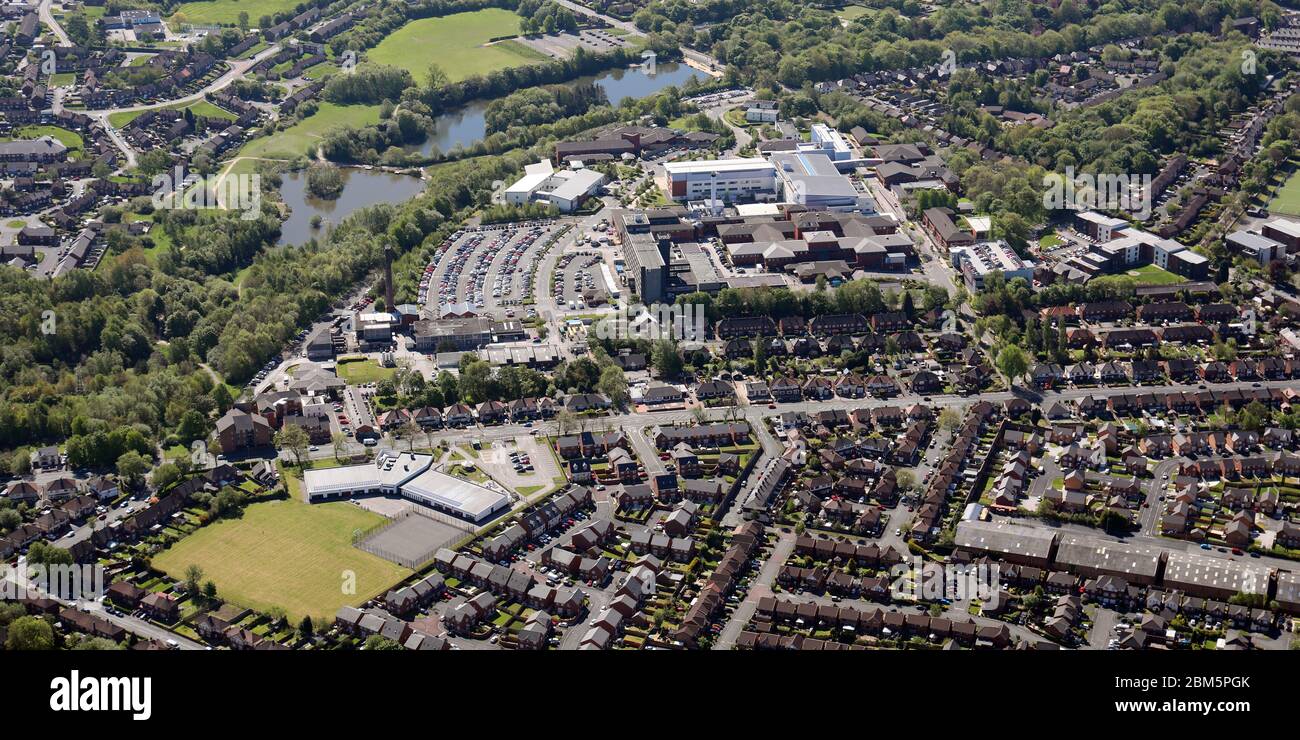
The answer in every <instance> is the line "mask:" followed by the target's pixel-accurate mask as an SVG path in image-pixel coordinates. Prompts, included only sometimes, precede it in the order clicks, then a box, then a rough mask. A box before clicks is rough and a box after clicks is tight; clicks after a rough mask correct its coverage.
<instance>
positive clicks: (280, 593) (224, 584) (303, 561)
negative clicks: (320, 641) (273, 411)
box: [153, 471, 410, 624]
mask: <svg viewBox="0 0 1300 740" xmlns="http://www.w3.org/2000/svg"><path fill="white" fill-rule="evenodd" d="M285 477H286V478H291V479H292V480H293V482H292V483H291V484H290V489H291V491H292V494H291V498H289V499H287V500H284V501H271V502H266V503H258V504H251V505H249V506H248V507H247V508H246V509H245V510H244V516H243V517H242V518H240V519H228V520H223V521H219V522H215V523H213V524H210V525H208V526H206V527H203V528H201V529H199V530H198V531H197V532H195V533H194V534H192V535H190V536H189V537H186V538H185V539H183V540H181V541H180V542H178V543H176V544H175V545H173V546H172V547H171V548H169V549H167V550H166V551H164V552H162V553H159V554H158V555H157V556H156V557H154V559H153V564H154V567H156V568H160V569H162V570H164V571H166V572H167V574H168V575H170V576H172V577H173V578H184V577H185V569H186V568H187V567H189V566H190V565H191V564H194V565H198V566H199V567H200V568H202V569H203V578H204V580H211V581H213V582H214V583H216V584H217V593H218V595H219V596H220V597H221V598H223V599H226V600H227V601H231V602H234V603H236V604H239V605H241V606H247V607H251V608H254V609H258V610H261V611H265V610H267V609H269V608H271V607H273V606H278V607H280V608H282V609H284V610H285V612H286V613H287V614H288V616H289V619H290V620H292V621H293V622H294V623H295V624H296V623H297V621H298V620H300V619H301V618H302V617H303V615H306V614H310V615H311V617H312V620H313V621H316V622H317V624H320V623H321V622H320V621H319V620H326V621H328V620H329V619H332V618H333V617H334V614H335V612H337V611H338V609H339V607H341V606H344V605H348V604H351V605H356V604H360V603H362V602H363V601H365V600H366V599H369V598H371V597H372V596H375V595H376V594H378V593H379V592H381V591H383V590H385V589H387V588H389V587H390V586H392V585H393V584H394V583H396V582H398V581H399V580H401V579H402V578H404V577H406V576H407V575H409V574H410V571H409V570H407V569H405V568H402V567H401V566H398V565H395V564H393V563H390V562H388V561H386V560H384V559H382V558H379V557H377V556H375V555H371V554H369V553H366V552H362V551H361V550H358V549H357V548H355V547H353V546H352V534H353V532H355V531H356V530H358V529H366V528H368V527H371V526H374V525H375V524H378V523H380V522H382V521H383V517H381V516H379V515H378V514H374V513H371V512H368V511H365V510H364V509H361V508H359V507H357V506H354V505H352V504H350V503H346V502H333V503H326V504H307V503H304V502H303V501H302V500H301V499H299V498H297V496H298V493H297V489H298V485H297V483H298V481H297V479H296V478H293V474H291V473H290V472H289V471H285ZM346 571H351V572H352V573H355V574H356V590H355V593H352V594H347V593H344V591H343V584H344V574H345V572H346Z"/></svg>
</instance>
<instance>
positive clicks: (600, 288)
mask: <svg viewBox="0 0 1300 740" xmlns="http://www.w3.org/2000/svg"><path fill="white" fill-rule="evenodd" d="M603 262H604V259H603V258H602V256H601V255H600V254H599V253H596V252H587V251H582V252H571V253H568V254H564V255H561V256H560V258H559V259H558V260H556V262H555V287H554V288H553V289H552V294H553V296H554V298H555V302H556V303H557V304H562V305H563V306H565V307H567V308H568V309H569V310H572V311H577V310H581V309H584V308H586V307H587V306H588V305H591V304H600V303H606V302H608V301H609V290H608V289H607V288H606V287H605V279H604V277H603V276H602V275H601V272H600V266H601V264H602V263H603ZM597 296H598V297H599V300H596V297H597Z"/></svg>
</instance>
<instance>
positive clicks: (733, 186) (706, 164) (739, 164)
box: [663, 157, 777, 203]
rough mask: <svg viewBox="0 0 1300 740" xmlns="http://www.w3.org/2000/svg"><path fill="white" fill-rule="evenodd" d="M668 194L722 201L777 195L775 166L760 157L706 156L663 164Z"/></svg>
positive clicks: (679, 197)
mask: <svg viewBox="0 0 1300 740" xmlns="http://www.w3.org/2000/svg"><path fill="white" fill-rule="evenodd" d="M663 167H664V178H665V181H666V186H667V187H666V189H667V191H668V197H670V198H672V199H673V200H675V201H692V200H704V199H709V200H715V201H721V202H723V203H734V202H744V201H765V200H773V199H775V198H776V197H777V177H776V166H775V165H773V164H772V163H771V162H769V161H767V160H766V159H763V158H761V157H749V158H736V159H703V160H694V161H684V162H667V163H665V164H664V166H663Z"/></svg>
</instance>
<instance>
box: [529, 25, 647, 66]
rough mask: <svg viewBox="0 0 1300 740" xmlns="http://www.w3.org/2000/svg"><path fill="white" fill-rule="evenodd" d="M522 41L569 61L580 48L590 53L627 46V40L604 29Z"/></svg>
mask: <svg viewBox="0 0 1300 740" xmlns="http://www.w3.org/2000/svg"><path fill="white" fill-rule="evenodd" d="M520 41H522V42H523V43H525V44H527V45H528V46H531V47H533V48H534V49H536V50H538V51H540V52H542V53H543V54H546V55H547V56H551V57H554V58H556V59H567V58H569V57H570V56H572V55H573V52H574V50H575V49H577V48H578V47H585V48H586V49H587V50H588V51H595V52H600V53H604V52H608V51H613V50H614V49H619V48H622V47H624V46H627V40H626V39H624V38H623V37H621V36H615V35H614V34H612V33H610V32H609V31H606V30H604V29H599V28H594V29H584V30H582V31H579V32H578V33H576V34H573V33H548V34H540V35H536V36H524V37H521V38H520Z"/></svg>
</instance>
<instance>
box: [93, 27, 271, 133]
mask: <svg viewBox="0 0 1300 740" xmlns="http://www.w3.org/2000/svg"><path fill="white" fill-rule="evenodd" d="M279 51H280V45H279V44H272V45H270V46H268V47H266V48H265V49H263V50H261V51H259V52H257V53H256V54H254V55H253V56H251V57H249V58H248V59H232V60H228V61H227V62H226V64H227V65H229V66H230V69H229V70H227V71H226V73H225V74H223V75H221V76H220V77H218V78H217V79H215V80H213V81H212V82H209V83H208V84H206V85H204V86H203V88H202V89H200V90H199V91H198V92H196V93H192V94H190V95H186V96H184V97H181V98H176V99H174V100H164V101H161V102H158V103H140V104H138V105H125V106H122V107H121V108H104V109H102V110H88V111H83V112H84V113H85V114H86V115H88V116H95V117H102V118H103V119H104V121H105V123H107V117H108V116H109V114H112V113H132V112H135V111H147V110H153V109H154V108H167V107H170V106H174V105H183V104H185V103H196V102H198V101H200V100H202V99H203V98H204V96H206V95H208V94H209V93H214V92H217V91H218V90H221V89H223V88H225V87H227V86H228V85H230V83H232V82H234V81H235V80H237V79H239V78H240V77H243V76H244V74H245V73H246V72H248V70H249V69H250V68H252V67H253V65H255V64H257V63H258V62H260V61H262V60H263V59H266V58H267V57H269V56H271V55H273V54H277V53H279Z"/></svg>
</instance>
